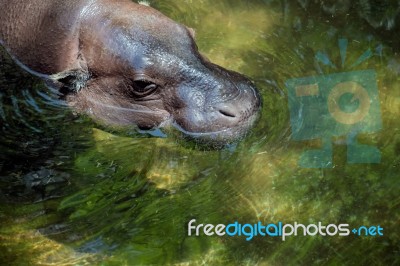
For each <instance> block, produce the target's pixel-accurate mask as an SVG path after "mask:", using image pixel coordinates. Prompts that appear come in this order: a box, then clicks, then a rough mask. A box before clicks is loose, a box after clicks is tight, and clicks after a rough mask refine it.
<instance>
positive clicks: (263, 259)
mask: <svg viewBox="0 0 400 266" xmlns="http://www.w3.org/2000/svg"><path fill="white" fill-rule="evenodd" d="M149 2H150V5H151V6H153V7H154V8H156V9H158V10H160V11H162V12H163V13H164V14H166V15H168V16H169V17H171V18H173V19H174V20H176V21H179V22H181V23H183V24H185V25H187V26H189V27H192V28H194V29H195V31H196V40H197V44H198V46H199V49H200V51H201V52H202V53H203V54H205V55H206V56H207V57H208V58H209V59H210V60H211V61H213V62H215V63H217V64H219V65H222V66H224V67H226V68H229V69H233V70H236V71H239V72H241V73H244V74H246V75H247V76H249V77H250V78H251V79H252V80H253V81H254V82H255V83H256V85H257V87H258V88H259V90H260V92H261V94H262V97H263V108H262V115H261V118H260V119H259V121H258V123H257V124H256V126H255V127H254V129H253V130H252V132H251V133H250V134H249V136H247V138H246V139H245V140H244V141H242V142H241V143H240V144H238V145H237V147H232V148H231V149H225V150H218V151H204V150H201V149H196V148H193V147H191V145H188V143H185V142H184V141H182V140H180V139H179V137H177V136H175V135H173V136H170V137H168V138H153V137H151V136H148V135H142V134H136V133H134V132H114V131H111V130H110V129H107V128H102V127H100V126H98V125H96V124H94V123H93V122H91V121H90V120H89V119H86V118H85V117H80V116H76V115H74V114H73V113H72V112H71V111H70V110H69V109H68V108H65V107H62V106H60V104H61V103H56V102H54V101H52V100H51V93H50V92H48V90H47V89H46V88H45V87H44V86H43V84H41V83H40V81H38V80H36V79H35V78H33V77H31V76H29V75H27V74H24V73H22V72H20V71H19V70H18V68H17V67H16V66H15V65H13V64H12V63H11V61H10V60H9V58H7V57H6V56H5V55H4V53H3V54H2V57H1V59H2V61H1V71H0V85H1V87H2V89H3V91H1V94H0V96H1V98H0V100H1V105H0V106H1V108H0V118H1V120H0V121H1V124H0V126H1V137H0V149H1V154H0V159H1V161H0V189H1V191H0V261H1V262H0V264H4V265H148V264H158V265H166V264H177V265H299V264H300V265H314V264H318V265H319V264H323V265H398V264H399V263H400V230H399V229H398V225H399V221H400V172H399V167H400V122H399V120H398V119H399V114H400V81H399V73H400V57H399V55H398V51H399V49H398V47H399V46H397V44H398V41H399V38H396V36H395V31H394V30H395V29H396V26H397V24H394V26H393V25H392V24H391V23H390V22H391V21H392V20H391V18H392V17H393V16H394V15H395V8H393V7H391V6H390V5H389V4H388V5H387V6H385V5H384V4H381V5H380V6H379V8H377V9H376V10H377V11H376V12H375V13H374V14H370V13H368V6H367V4H363V5H361V4H359V6H353V7H352V8H350V9H349V10H347V9H346V5H345V4H343V5H341V7H342V9H338V10H337V11H336V12H334V13H329V12H327V11H324V8H325V9H326V6H320V5H319V3H320V1H315V3H314V1H273V0H271V1H267V0H265V1H261V0H260V1H256V0H254V1H239V0H237V1H227V0H224V1H211V0H201V1H190V0H187V1H183V0H164V1H149ZM328 2H329V1H328ZM339 2H343V3H345V2H346V1H339ZM359 2H360V3H361V2H368V1H359ZM383 2H384V1H383ZM307 3H308V4H307ZM357 3H358V2H357ZM375 4H377V3H375ZM360 10H361V11H360ZM372 15H373V16H372ZM377 21H378V22H379V21H382V22H383V26H382V27H381V28H376V24H377V23H378V22H377ZM394 22H395V21H394ZM397 27H398V26H397ZM388 28H391V29H388ZM341 39H347V41H348V44H347V50H346V59H345V60H344V63H343V64H342V59H341V53H340V47H339V46H340V45H339V40H341ZM368 50H370V51H371V57H369V58H367V59H366V60H363V61H362V62H360V64H358V65H356V66H352V65H353V64H354V63H356V62H357V60H358V59H359V58H360V56H361V55H363V53H365V52H366V51H368ZM318 54H324V55H326V56H327V57H329V59H330V62H331V64H324V60H322V59H321V60H318V58H321V57H318V56H317V55H318ZM325 62H326V61H325ZM333 65H335V67H333ZM368 69H373V70H374V71H375V72H376V75H377V76H376V79H377V88H378V92H379V103H380V114H379V116H378V118H381V120H382V129H380V130H377V131H376V132H370V133H368V132H367V133H361V134H359V137H358V141H359V142H360V143H363V144H367V145H370V146H375V147H377V148H378V149H379V151H380V153H381V160H380V163H367V164H349V163H348V162H347V156H346V152H347V146H346V145H345V144H346V141H345V138H344V137H340V136H339V137H333V138H332V140H333V164H332V168H317V169H313V168H302V167H300V166H299V159H300V156H301V155H302V153H303V152H304V151H306V150H309V149H310V148H318V147H319V146H320V145H321V141H320V140H319V139H315V140H306V141H294V140H293V139H292V137H291V124H290V114H289V107H288V96H287V95H288V89H287V87H286V85H285V82H286V81H287V80H289V79H293V78H302V77H308V76H313V75H315V76H318V75H327V74H333V73H342V72H349V71H363V70H368ZM48 97H50V98H48ZM343 101H351V100H349V99H343ZM357 104H358V103H354V105H353V106H351V107H352V108H353V109H354V108H357V106H358V105H357ZM353 109H351V110H349V111H348V112H351V111H352V110H353ZM318 119H319V120H317V121H318V123H319V122H321V124H323V122H324V121H323V117H322V118H318ZM35 182H36V183H35ZM193 218H194V219H197V223H203V224H206V223H211V224H220V223H223V224H228V223H232V222H235V221H238V222H241V223H257V222H258V221H260V222H262V223H264V224H267V223H277V222H279V221H281V222H283V223H294V222H298V223H303V224H306V225H307V224H312V223H315V224H316V223H318V222H322V223H324V224H340V223H348V224H350V226H351V227H350V229H352V228H354V227H359V226H362V225H365V226H373V225H375V226H376V225H380V226H381V227H382V228H384V235H383V236H376V237H371V236H369V237H368V236H356V235H354V234H352V233H351V234H350V235H349V236H346V237H344V236H331V237H330V236H325V237H323V236H297V237H295V236H292V237H288V238H287V239H286V241H282V240H281V238H280V237H261V236H256V237H254V238H253V239H252V240H251V241H246V239H245V237H244V236H240V237H239V236H236V237H229V236H223V237H217V236H212V237H206V236H204V235H202V236H199V237H193V236H191V237H189V236H188V235H187V223H188V222H189V221H190V220H191V219H193Z"/></svg>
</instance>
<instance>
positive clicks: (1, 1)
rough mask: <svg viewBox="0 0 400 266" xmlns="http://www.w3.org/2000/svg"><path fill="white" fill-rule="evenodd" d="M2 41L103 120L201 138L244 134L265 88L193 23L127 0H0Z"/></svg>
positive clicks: (76, 106)
mask: <svg viewBox="0 0 400 266" xmlns="http://www.w3.org/2000/svg"><path fill="white" fill-rule="evenodd" d="M0 18H1V20H0V43H1V44H2V45H3V46H4V47H5V49H6V50H7V51H8V52H9V53H10V54H11V55H12V57H13V58H14V59H15V61H16V62H17V63H18V64H19V65H20V66H21V67H23V68H24V69H25V70H27V71H29V72H30V73H32V74H34V75H36V76H39V77H41V78H43V79H44V80H45V81H46V83H47V84H49V85H50V86H53V87H55V88H57V89H58V90H59V91H60V92H62V94H63V98H64V99H65V100H66V102H67V103H68V105H70V106H71V107H73V108H74V109H75V110H77V111H78V112H81V113H86V114H88V115H90V116H91V117H92V118H94V119H95V120H97V121H98V122H100V123H103V124H106V125H113V126H126V125H129V126H131V125H136V126H137V127H138V128H140V129H153V128H157V127H163V126H173V127H175V128H177V129H179V130H180V131H181V132H183V133H184V134H185V135H186V136H189V137H192V138H194V139H198V140H201V141H206V142H207V141H211V142H218V143H229V142H232V141H235V140H237V139H239V138H241V137H243V136H244V135H245V133H246V132H247V131H248V130H249V128H250V127H251V126H252V124H253V123H254V121H255V119H256V117H257V113H258V112H259V109H260V105H261V103H260V96H259V94H258V92H257V89H256V88H255V87H254V85H253V84H252V82H251V81H250V80H249V79H248V78H246V77H244V76H243V75H241V74H239V73H236V72H233V71H229V70H227V69H224V68H222V67H220V66H218V65H215V64H213V63H211V62H210V61H209V60H207V59H206V58H205V57H203V56H202V55H201V54H200V53H199V52H198V49H197V46H196V43H195V41H194V34H193V30H192V29H190V28H187V27H185V26H184V25H181V24H179V23H176V22H174V21H173V20H171V19H169V18H168V17H166V16H164V15H163V14H161V13H160V12H158V11H156V10H155V9H153V8H151V7H148V6H144V5H139V4H135V3H133V2H131V1H129V0H62V1H54V0H0Z"/></svg>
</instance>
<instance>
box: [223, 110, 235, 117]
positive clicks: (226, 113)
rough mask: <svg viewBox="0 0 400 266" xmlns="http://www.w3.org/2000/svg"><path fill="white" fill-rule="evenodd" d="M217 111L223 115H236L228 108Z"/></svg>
mask: <svg viewBox="0 0 400 266" xmlns="http://www.w3.org/2000/svg"><path fill="white" fill-rule="evenodd" d="M219 112H220V113H221V114H223V115H224V116H228V117H236V115H235V114H234V113H233V112H230V111H228V110H219Z"/></svg>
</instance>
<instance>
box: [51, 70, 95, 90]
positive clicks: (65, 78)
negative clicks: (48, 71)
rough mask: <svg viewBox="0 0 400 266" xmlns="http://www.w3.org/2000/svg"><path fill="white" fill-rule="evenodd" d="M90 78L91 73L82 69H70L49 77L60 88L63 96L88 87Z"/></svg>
mask: <svg viewBox="0 0 400 266" xmlns="http://www.w3.org/2000/svg"><path fill="white" fill-rule="evenodd" d="M89 78H90V75H89V73H88V72H86V71H84V70H82V69H70V70H66V71H63V72H60V73H57V74H54V75H50V76H49V79H50V81H51V82H53V83H54V84H55V85H56V86H57V87H59V88H60V92H61V93H63V94H68V93H70V92H78V91H80V90H81V89H82V88H84V87H86V83H87V81H88V80H89Z"/></svg>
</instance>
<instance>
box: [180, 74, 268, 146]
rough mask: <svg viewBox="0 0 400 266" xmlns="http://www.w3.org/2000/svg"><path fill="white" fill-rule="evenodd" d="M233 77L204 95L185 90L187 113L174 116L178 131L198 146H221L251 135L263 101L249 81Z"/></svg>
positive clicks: (236, 76) (195, 91) (238, 76)
mask: <svg viewBox="0 0 400 266" xmlns="http://www.w3.org/2000/svg"><path fill="white" fill-rule="evenodd" d="M230 73H233V74H232V75H231V76H229V78H228V79H227V76H224V79H223V80H222V81H219V83H220V84H219V86H218V85H217V86H214V87H212V88H208V89H206V90H204V91H199V90H196V89H193V88H192V89H189V88H185V90H184V91H185V93H184V94H185V96H186V97H184V101H185V102H186V104H185V107H184V110H181V111H180V112H178V113H177V114H176V116H175V125H176V127H177V128H178V129H179V130H181V131H183V132H184V133H185V135H187V136H188V137H190V138H192V139H195V140H196V141H197V142H201V143H206V144H212V145H220V144H227V143H231V142H235V141H237V140H239V139H241V138H243V137H244V136H245V135H246V134H247V133H248V131H249V130H250V128H251V127H252V126H253V124H254V122H255V120H256V119H257V117H258V114H259V111H260V108H261V97H260V94H259V92H258V90H257V89H256V87H255V86H254V85H253V83H251V82H250V81H249V80H247V78H245V77H244V76H242V75H239V74H237V73H235V72H230ZM214 84H215V83H214ZM221 84H222V85H221ZM200 87H201V86H200ZM188 90H190V91H191V92H187V91H188ZM182 114H185V115H182Z"/></svg>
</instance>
